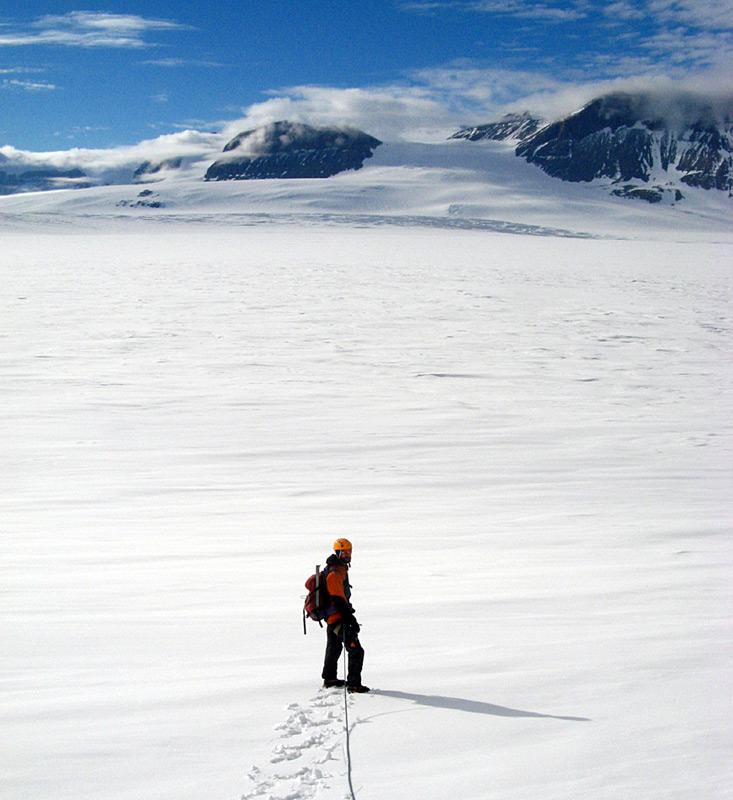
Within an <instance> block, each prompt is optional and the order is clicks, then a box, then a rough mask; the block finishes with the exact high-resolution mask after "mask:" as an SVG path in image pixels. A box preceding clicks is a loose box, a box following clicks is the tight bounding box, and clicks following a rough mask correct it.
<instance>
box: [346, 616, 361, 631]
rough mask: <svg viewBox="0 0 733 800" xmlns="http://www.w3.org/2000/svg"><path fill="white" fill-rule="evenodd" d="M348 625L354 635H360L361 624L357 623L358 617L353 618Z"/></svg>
mask: <svg viewBox="0 0 733 800" xmlns="http://www.w3.org/2000/svg"><path fill="white" fill-rule="evenodd" d="M346 625H347V627H348V628H349V630H351V631H352V632H353V633H359V631H360V630H361V625H359V623H358V622H357V621H356V617H352V618H351V619H350V620H349V621H348V622H347V623H346Z"/></svg>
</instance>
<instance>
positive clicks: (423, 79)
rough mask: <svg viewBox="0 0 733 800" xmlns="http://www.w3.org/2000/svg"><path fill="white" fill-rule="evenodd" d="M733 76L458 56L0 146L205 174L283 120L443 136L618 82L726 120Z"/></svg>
mask: <svg viewBox="0 0 733 800" xmlns="http://www.w3.org/2000/svg"><path fill="white" fill-rule="evenodd" d="M730 86H731V84H730V82H729V81H728V80H727V79H726V77H725V76H724V75H722V74H701V75H697V76H691V77H688V78H687V79H685V80H679V79H674V78H672V77H660V76H655V77H654V78H650V77H637V78H624V79H616V80H608V81H594V82H586V83H569V82H562V81H559V80H555V79H552V78H548V77H547V76H546V75H541V74H539V73H537V74H534V73H527V72H522V73H518V72H510V71H500V70H491V69H488V70H484V69H479V68H477V67H475V66H471V65H466V64H459V65H456V66H453V67H445V68H441V69H434V70H425V71H422V72H420V73H416V74H415V75H413V76H412V78H411V81H410V82H409V83H405V84H404V85H390V86H380V87H367V88H347V89H341V88H333V87H328V86H295V87H291V88H286V89H283V90H281V91H278V92H276V93H273V95H272V96H271V97H269V98H268V99H266V100H264V101H262V102H259V103H254V104H253V105H251V106H249V107H247V108H244V109H243V113H242V116H241V117H239V118H238V119H235V120H231V121H224V122H220V123H219V125H218V127H219V128H220V130H219V132H215V133H211V132H205V131H200V130H192V129H188V130H183V131H180V132H177V133H171V134H166V135H164V136H159V137H157V138H155V139H148V140H145V141H142V142H139V143H137V144H134V145H128V146H123V147H115V148H107V149H83V148H73V149H70V150H60V151H54V152H46V153H42V152H31V151H27V150H21V149H18V148H16V147H13V146H11V145H6V146H4V147H0V170H4V171H13V170H20V169H33V168H42V167H52V168H55V169H63V170H70V169H74V168H77V169H80V170H82V171H83V172H84V173H85V174H87V175H89V176H90V177H91V178H92V179H95V180H98V181H112V182H122V181H128V180H131V177H132V172H133V171H134V170H135V169H136V168H137V167H138V166H139V165H140V164H141V163H143V162H150V163H151V164H155V163H158V162H162V161H168V160H173V159H181V160H182V169H183V170H184V171H185V170H195V171H197V172H200V174H201V176H203V174H204V172H205V171H206V168H207V167H208V166H209V165H210V164H211V163H212V162H213V161H215V160H216V159H220V158H221V157H222V151H223V149H224V146H225V144H226V143H227V142H229V141H230V140H231V139H233V138H234V137H236V136H237V135H238V134H240V133H242V132H244V131H249V130H253V129H259V128H262V127H263V126H265V125H268V124H270V123H273V122H276V121H279V120H288V121H290V122H294V123H303V124H307V125H312V126H317V127H328V128H334V129H353V128H356V129H359V130H361V131H364V132H365V133H367V134H370V135H371V136H375V137H377V138H378V139H380V140H382V141H385V142H390V141H418V142H443V141H445V140H446V139H447V137H448V136H449V135H450V134H451V133H454V132H455V131H456V130H458V129H459V128H461V127H464V126H466V125H477V124H482V123H486V122H490V121H493V120H496V119H499V118H500V117H501V116H502V115H503V114H505V113H507V112H508V111H524V110H527V111H530V112H532V113H533V114H534V115H537V116H541V117H542V118H544V119H545V120H548V121H550V120H554V119H558V118H560V117H562V116H565V115H567V114H569V113H571V112H572V111H575V110H578V109H579V108H581V107H582V106H583V105H585V104H586V103H588V102H590V101H591V100H593V99H595V98H597V97H600V96H602V95H605V94H610V93H614V92H627V93H630V94H633V95H638V102H639V103H640V104H641V106H642V107H643V111H644V113H643V116H648V117H649V118H657V119H658V118H662V119H665V120H667V121H669V122H670V123H671V124H672V125H675V124H677V125H682V124H685V123H689V122H691V121H694V120H695V119H699V118H700V116H701V115H702V116H703V118H705V117H706V116H709V117H710V118H711V121H716V122H718V123H725V122H726V121H727V122H728V124H729V123H730V122H731V120H733V93H732V92H731V90H730ZM271 144H272V143H271V142H270V143H268V141H266V133H265V132H264V131H262V132H261V133H260V134H259V135H254V136H251V137H249V138H248V139H247V141H246V142H244V143H242V145H241V146H242V147H245V148H246V149H247V152H248V154H250V155H255V154H257V153H258V152H259V151H260V150H264V151H267V149H268V147H270V146H271ZM241 154H242V153H240V155H241Z"/></svg>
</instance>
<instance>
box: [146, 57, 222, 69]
mask: <svg viewBox="0 0 733 800" xmlns="http://www.w3.org/2000/svg"><path fill="white" fill-rule="evenodd" d="M140 63H141V64H145V65H147V66H151V67H167V68H176V67H223V66H224V65H223V64H220V63H219V62H218V61H203V60H200V59H196V58H150V59H147V60H146V61H141V62H140Z"/></svg>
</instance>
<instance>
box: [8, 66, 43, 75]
mask: <svg viewBox="0 0 733 800" xmlns="http://www.w3.org/2000/svg"><path fill="white" fill-rule="evenodd" d="M45 71H46V70H45V69H39V68H37V67H3V68H2V69H0V75H33V74H38V73H39V72H45Z"/></svg>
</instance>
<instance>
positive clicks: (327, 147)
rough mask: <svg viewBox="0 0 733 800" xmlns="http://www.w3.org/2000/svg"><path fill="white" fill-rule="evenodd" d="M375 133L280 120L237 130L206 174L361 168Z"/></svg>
mask: <svg viewBox="0 0 733 800" xmlns="http://www.w3.org/2000/svg"><path fill="white" fill-rule="evenodd" d="M380 144H382V143H381V142H380V141H379V139H375V138H374V137H373V136H369V135H368V134H366V133H364V132H363V131H360V130H358V129H356V128H338V127H315V126H311V125H306V124H303V123H298V122H289V121H287V120H282V121H279V122H272V123H270V124H268V125H264V126H262V127H260V128H253V129H251V130H247V131H243V132H242V133H239V134H237V135H236V136H235V137H234V138H233V139H231V140H230V141H229V142H227V144H226V145H225V146H224V153H226V154H227V156H225V157H224V158H221V159H219V160H217V161H216V162H214V163H213V164H212V165H211V166H210V167H209V169H208V170H207V172H206V176H205V179H206V180H217V181H219V180H256V179H262V178H327V177H330V176H331V175H336V174H338V173H339V172H343V171H345V170H350V169H360V168H361V167H362V165H363V163H364V161H365V160H366V159H367V158H370V157H371V156H372V155H373V153H374V150H375V149H376V148H377V147H379V145H380Z"/></svg>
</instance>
